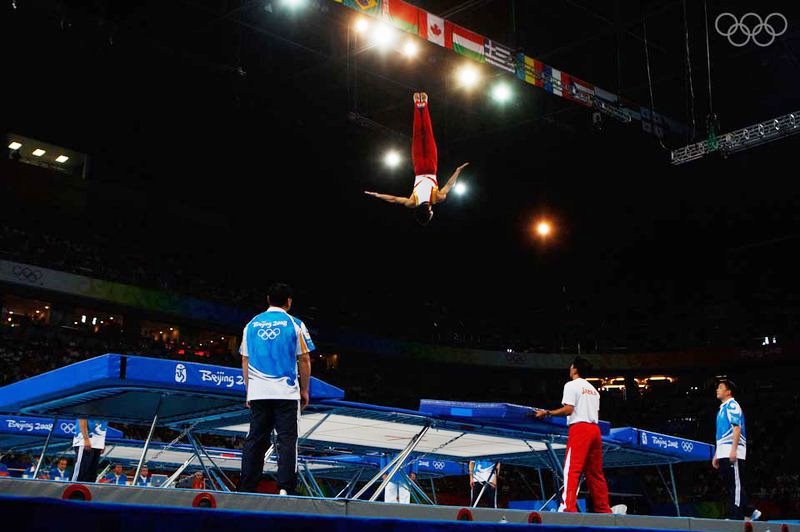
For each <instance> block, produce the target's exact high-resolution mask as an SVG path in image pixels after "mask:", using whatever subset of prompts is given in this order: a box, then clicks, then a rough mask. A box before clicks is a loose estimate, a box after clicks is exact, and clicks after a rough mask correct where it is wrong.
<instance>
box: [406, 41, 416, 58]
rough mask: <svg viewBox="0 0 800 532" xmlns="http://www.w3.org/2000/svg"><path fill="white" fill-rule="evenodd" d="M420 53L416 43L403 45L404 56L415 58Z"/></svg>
mask: <svg viewBox="0 0 800 532" xmlns="http://www.w3.org/2000/svg"><path fill="white" fill-rule="evenodd" d="M418 51H419V47H418V46H417V43H415V42H414V41H406V43H405V44H404V45H403V55H405V56H406V57H414V56H415V55H417V52H418Z"/></svg>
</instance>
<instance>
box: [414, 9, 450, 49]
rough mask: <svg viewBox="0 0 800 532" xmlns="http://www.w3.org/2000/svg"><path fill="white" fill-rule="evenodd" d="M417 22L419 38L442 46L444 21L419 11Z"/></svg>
mask: <svg viewBox="0 0 800 532" xmlns="http://www.w3.org/2000/svg"><path fill="white" fill-rule="evenodd" d="M419 21H420V25H419V36H420V37H422V38H423V39H428V40H429V41H430V42H432V43H435V44H438V45H439V46H444V19H443V18H441V17H437V16H436V15H431V14H430V13H428V12H427V11H423V10H422V9H420V10H419Z"/></svg>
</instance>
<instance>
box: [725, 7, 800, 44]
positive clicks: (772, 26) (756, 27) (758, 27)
mask: <svg viewBox="0 0 800 532" xmlns="http://www.w3.org/2000/svg"><path fill="white" fill-rule="evenodd" d="M714 27H715V28H716V29H717V33H719V34H720V35H722V36H723V37H727V38H728V42H729V43H731V46H735V47H737V48H741V47H742V46H745V45H747V44H748V43H749V42H750V41H751V40H752V41H753V44H755V45H756V46H760V47H762V48H766V47H767V46H770V45H771V44H772V43H774V42H775V37H780V36H781V35H783V34H784V33H786V30H787V29H788V28H789V22H788V21H787V20H786V17H785V16H783V14H781V13H770V14H769V15H767V17H766V18H764V19H762V18H761V15H759V14H757V13H753V12H750V13H745V14H744V15H742V18H740V19H737V18H736V15H734V14H733V13H727V12H726V13H720V14H719V15H717V18H716V20H715V21H714Z"/></svg>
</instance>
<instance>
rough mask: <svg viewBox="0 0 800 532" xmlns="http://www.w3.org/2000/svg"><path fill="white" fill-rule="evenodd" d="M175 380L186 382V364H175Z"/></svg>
mask: <svg viewBox="0 0 800 532" xmlns="http://www.w3.org/2000/svg"><path fill="white" fill-rule="evenodd" d="M175 382H186V366H184V365H183V364H178V365H177V366H175Z"/></svg>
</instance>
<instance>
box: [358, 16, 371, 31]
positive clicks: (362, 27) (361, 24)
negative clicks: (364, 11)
mask: <svg viewBox="0 0 800 532" xmlns="http://www.w3.org/2000/svg"><path fill="white" fill-rule="evenodd" d="M355 28H356V32H358V33H364V32H365V31H367V30H368V29H369V21H367V19H365V18H360V19H358V20H357V21H356V25H355Z"/></svg>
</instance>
